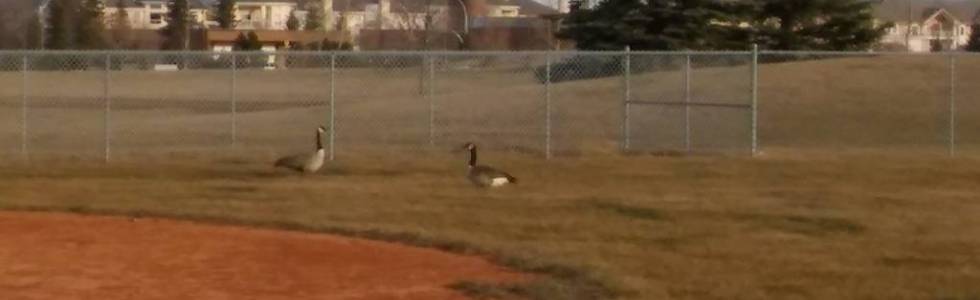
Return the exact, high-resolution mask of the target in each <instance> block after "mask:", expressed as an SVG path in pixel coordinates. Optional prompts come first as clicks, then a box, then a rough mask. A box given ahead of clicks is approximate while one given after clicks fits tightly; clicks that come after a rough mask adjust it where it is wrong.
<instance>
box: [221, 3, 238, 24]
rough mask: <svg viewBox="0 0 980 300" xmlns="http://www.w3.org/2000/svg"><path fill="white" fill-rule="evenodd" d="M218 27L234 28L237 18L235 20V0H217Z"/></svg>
mask: <svg viewBox="0 0 980 300" xmlns="http://www.w3.org/2000/svg"><path fill="white" fill-rule="evenodd" d="M217 11H218V27H221V28H222V29H234V28H235V24H236V23H237V22H238V20H235V0H218V7H217Z"/></svg>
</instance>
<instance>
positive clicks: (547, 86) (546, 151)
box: [544, 51, 551, 159]
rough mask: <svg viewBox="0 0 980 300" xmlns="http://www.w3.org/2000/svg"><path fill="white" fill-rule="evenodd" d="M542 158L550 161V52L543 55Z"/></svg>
mask: <svg viewBox="0 0 980 300" xmlns="http://www.w3.org/2000/svg"><path fill="white" fill-rule="evenodd" d="M544 60H545V81H544V157H545V159H551V51H548V52H547V53H545V58H544Z"/></svg>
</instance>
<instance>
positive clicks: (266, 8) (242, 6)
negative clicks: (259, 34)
mask: <svg viewBox="0 0 980 300" xmlns="http://www.w3.org/2000/svg"><path fill="white" fill-rule="evenodd" d="M300 10H301V9H300V7H298V4H297V3H296V1H295V0H237V1H236V3H235V20H237V21H238V22H237V23H236V24H235V28H236V29H241V30H250V29H261V30H286V29H287V28H286V22H287V21H289V16H290V14H293V13H295V12H298V11H300ZM300 15H301V16H305V15H306V14H305V12H303V13H302V14H298V15H297V17H300Z"/></svg>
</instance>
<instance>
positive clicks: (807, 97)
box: [0, 54, 980, 158]
mask: <svg viewBox="0 0 980 300" xmlns="http://www.w3.org/2000/svg"><path fill="white" fill-rule="evenodd" d="M735 58H736V60H739V59H741V60H744V59H747V57H745V56H740V57H735ZM779 58H780V56H779V55H776V54H770V55H768V56H764V57H762V59H763V60H774V59H779ZM823 58H824V59H822V60H805V61H791V62H784V63H774V64H762V65H760V69H759V138H760V140H759V141H760V145H761V147H762V149H763V150H787V151H804V152H808V151H812V152H825V153H839V152H841V151H896V150H898V151H918V152H921V153H932V154H945V153H946V152H947V151H946V148H947V144H948V137H949V126H950V120H949V118H950V113H949V110H950V103H949V101H948V100H949V94H950V86H949V85H950V81H949V75H950V70H949V57H947V56H905V55H887V56H880V57H871V56H868V57H843V56H828V57H823ZM542 59H543V57H542V56H540V55H537V56H535V55H518V54H515V55H506V56H486V57H481V56H476V57H473V58H472V59H464V60H449V61H446V62H440V64H439V65H438V67H437V70H436V74H434V75H433V76H432V78H434V81H433V82H434V85H433V86H432V87H431V90H432V95H433V96H432V97H427V96H425V95H423V94H421V93H420V90H422V91H428V88H429V87H428V86H424V85H422V84H421V81H420V77H425V75H426V74H425V73H422V72H421V69H420V67H419V66H412V67H407V68H373V69H369V68H347V67H345V68H338V70H337V73H336V76H335V77H334V82H335V90H334V95H335V96H336V98H335V99H336V111H335V116H336V119H335V120H334V121H335V124H336V128H335V129H336V140H335V142H336V150H337V155H338V156H340V157H345V156H346V157H350V156H352V155H357V154H359V153H362V152H364V151H368V152H385V151H389V152H403V151H418V150H425V149H428V148H429V144H430V127H429V124H430V117H431V121H432V123H431V124H433V126H434V127H433V128H431V129H432V131H431V134H432V138H433V139H432V140H431V142H433V143H434V144H435V145H436V146H441V147H446V146H449V145H455V144H459V143H462V142H464V141H467V140H474V141H477V142H480V143H482V144H484V145H485V147H494V148H498V149H507V150H518V151H520V152H537V153H541V152H543V151H544V147H545V135H546V134H545V132H546V126H547V125H548V124H547V123H546V121H545V120H546V115H547V113H546V106H545V94H546V92H545V90H544V86H543V85H541V84H539V83H538V82H536V81H535V80H534V76H533V74H532V72H531V71H532V68H533V67H535V66H540V65H541V63H542ZM726 59H732V57H731V56H718V55H698V56H694V57H693V63H694V64H695V65H703V64H710V63H715V64H717V62H719V61H722V60H726ZM682 60H683V57H681V56H662V55H661V56H637V57H636V58H634V61H636V62H637V63H640V62H643V61H647V62H648V63H653V64H661V65H663V66H665V67H668V68H670V67H671V66H672V68H676V67H678V64H681V61H682ZM978 66H980V57H977V56H969V55H963V56H958V57H957V68H956V73H957V75H956V81H955V84H956V87H955V89H954V90H952V91H953V93H954V95H955V97H956V111H957V112H956V118H957V119H956V121H955V125H956V130H957V142H958V146H959V150H961V154H971V153H975V152H976V150H977V149H978V147H977V146H978V145H980V135H977V132H980V117H978V116H980V105H978V104H977V103H980V101H978V100H977V98H976V97H975V95H977V94H980V86H978V85H976V84H973V82H974V81H975V79H976V78H980V74H978V73H977V72H978V71H977V70H980V67H978ZM665 70H667V69H665ZM750 71H751V70H750V68H749V67H748V66H747V65H736V66H714V67H698V68H696V69H695V70H694V71H693V72H692V74H691V99H692V100H693V101H700V102H720V103H738V104H748V103H749V102H750V95H751V94H750V86H751V85H750V83H751V81H750V78H751V76H750V74H751V73H750ZM104 76H105V74H103V73H102V72H99V71H75V72H30V73H28V74H27V81H26V87H27V90H26V91H27V96H28V98H27V102H28V109H27V124H26V125H27V129H28V136H27V144H28V148H29V151H30V152H31V155H32V157H37V158H43V157H45V156H48V154H55V155H56V156H64V155H66V154H68V153H69V152H70V154H71V155H75V156H78V157H88V158H101V157H102V149H103V147H104V146H105V143H104V140H105V139H104V135H105V134H106V133H107V132H108V134H109V135H110V140H111V142H110V144H111V147H112V148H113V154H115V155H118V156H119V157H125V156H126V155H127V154H135V155H148V154H163V155H166V154H168V153H172V152H179V153H183V152H201V151H207V150H212V151H214V150H220V151H223V150H225V149H228V148H229V147H230V146H231V144H232V126H233V124H234V126H236V127H237V132H236V136H235V139H236V140H237V146H238V147H239V149H244V150H246V151H249V152H250V153H255V154H261V155H274V154H282V153H284V152H286V151H292V150H297V149H305V148H307V147H308V145H309V144H308V143H309V139H310V135H311V133H310V132H311V129H310V128H313V127H315V126H316V125H319V124H329V123H330V122H331V120H330V106H329V99H330V94H331V90H330V82H331V77H330V74H329V72H327V71H326V70H323V69H287V70H277V71H261V70H241V71H239V72H238V74H237V77H236V78H235V87H236V88H235V89H234V96H235V99H236V103H235V109H236V111H237V112H238V114H237V116H236V118H235V119H234V120H233V119H232V117H231V114H230V111H231V110H232V102H231V99H232V91H233V90H232V88H231V87H232V86H231V84H232V77H231V72H229V71H228V70H193V71H186V72H152V71H135V70H123V71H115V72H112V73H111V74H110V78H109V81H110V82H111V84H110V87H109V95H110V98H111V103H110V106H111V107H112V112H111V114H110V115H109V116H108V117H109V118H108V119H107V118H106V115H105V106H106V103H105V102H104V101H103V97H102V94H103V89H104V86H103V84H102V80H103V79H104ZM683 77H684V76H683V72H681V71H680V70H676V69H673V70H671V71H663V70H662V71H660V72H649V73H638V74H635V75H634V76H633V78H632V80H631V87H632V89H631V98H633V99H634V100H642V101H683V100H684V81H683ZM24 82H25V81H23V74H20V73H18V72H5V73H0V87H2V88H0V125H2V126H0V151H2V152H10V153H17V152H19V151H20V150H21V130H22V128H23V126H24V125H25V124H24V123H23V121H22V117H23V113H24V111H22V109H21V103H22V101H23V99H24V98H23V97H22V92H23V91H24V89H23V87H22V86H23V85H24ZM623 93H624V91H623V80H622V78H619V77H611V78H601V79H592V80H581V81H567V82H561V83H556V84H553V85H552V87H551V93H550V94H551V117H552V122H551V129H552V132H551V136H552V149H553V151H554V152H555V153H557V154H567V155H580V154H596V153H598V154H608V153H612V152H615V151H617V150H618V146H619V145H620V144H621V142H622V130H621V128H622V124H623V105H622V102H621V100H622V98H623ZM430 105H431V106H430ZM430 109H431V112H432V113H433V114H432V115H430ZM683 112H684V111H683V109H682V108H680V107H676V106H675V107H662V106H639V105H636V106H633V109H632V113H631V122H630V125H631V128H632V129H633V130H632V141H633V144H634V146H636V149H637V150H641V151H647V150H650V151H660V150H677V149H683V148H684V145H683V140H684V139H683V133H684V125H683V117H682V116H683ZM750 117H751V115H750V114H749V111H748V110H745V109H727V108H702V107H695V108H693V109H692V111H691V136H692V147H693V150H695V151H699V152H740V153H744V152H745V150H746V149H748V147H749V144H750V139H749V136H750V131H749V124H750ZM107 120H108V122H109V123H108V124H109V126H110V128H109V129H108V131H107V130H106V128H105V126H106V124H107V123H106V122H107ZM67 128H70V129H71V130H72V133H71V134H66V133H65V131H64V130H65V129H67ZM67 149H71V150H67Z"/></svg>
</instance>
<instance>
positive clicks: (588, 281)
mask: <svg viewBox="0 0 980 300" xmlns="http://www.w3.org/2000/svg"><path fill="white" fill-rule="evenodd" d="M0 210H4V211H20V212H71V213H75V214H81V215H99V216H121V217H128V218H163V219H174V220H186V221H192V222H198V223H204V224H217V225H234V226H248V227H256V228H269V229H278V230H289V231H297V232H308V233H325V234H336V235H341V236H347V237H352V238H362V239H370V240H377V241H384V242H393V243H401V244H406V245H411V246H416V247H424V248H432V249H437V250H442V251H447V252H451V253H457V254H462V255H477V256H483V257H486V258H488V259H489V260H490V261H491V262H493V263H495V264H498V265H501V266H504V267H508V268H511V269H514V270H517V271H521V272H528V273H533V274H541V275H545V276H542V277H541V278H536V279H535V280H532V281H530V282H526V283H519V284H513V283H507V284H496V283H495V284H482V283H474V282H461V283H457V284H453V285H451V286H450V288H453V289H456V290H459V291H461V292H463V293H467V294H470V293H472V296H474V297H489V296H493V295H494V293H504V294H500V295H509V297H510V298H514V297H517V298H527V299H536V300H537V299H540V300H544V299H548V300H562V299H569V300H579V299H581V300H587V299H612V298H616V297H617V296H621V292H620V291H616V290H614V289H613V288H611V287H610V286H609V285H607V284H605V283H604V282H602V281H601V280H599V279H597V278H595V277H594V276H593V275H592V274H590V272H589V271H586V270H582V269H578V268H573V267H568V266H564V265H559V264H553V263H546V262H540V261H536V260H531V259H525V258H518V257H513V256H509V255H507V254H506V253H502V252H498V251H491V250H487V249H483V248H479V247H476V246H473V245H470V244H467V243H464V242H460V241H454V240H443V239H434V238H428V237H423V236H421V235H418V234H414V233H404V232H389V231H384V230H378V229H351V228H344V227H329V226H311V225H306V224H300V223H296V222H290V221H281V220H243V219H234V218H229V217H227V216H216V215H207V214H193V213H190V214H185V213H167V212H157V211H151V210H139V209H133V210H113V209H99V208H91V207H86V206H82V205H73V206H69V207H60V208H59V207H44V206H2V205H0ZM498 296H499V295H498ZM498 298H499V297H498Z"/></svg>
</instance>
